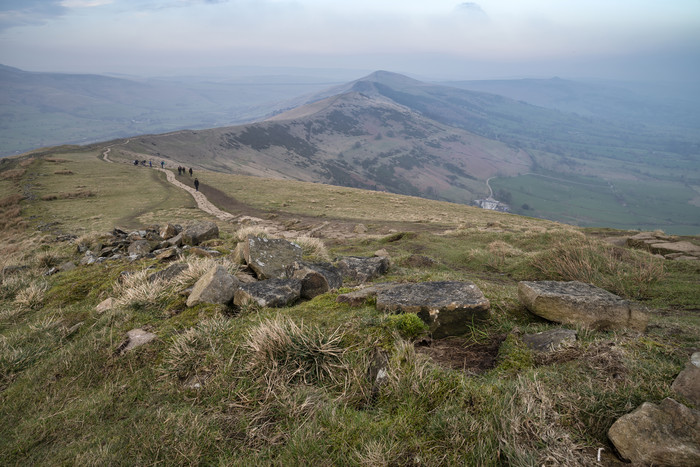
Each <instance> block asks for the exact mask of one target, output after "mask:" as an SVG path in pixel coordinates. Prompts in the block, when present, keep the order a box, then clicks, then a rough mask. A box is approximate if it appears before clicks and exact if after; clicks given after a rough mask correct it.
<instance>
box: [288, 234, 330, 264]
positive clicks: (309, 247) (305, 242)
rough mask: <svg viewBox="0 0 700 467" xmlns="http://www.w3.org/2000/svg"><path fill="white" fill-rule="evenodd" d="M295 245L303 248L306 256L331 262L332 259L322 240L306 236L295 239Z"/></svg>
mask: <svg viewBox="0 0 700 467" xmlns="http://www.w3.org/2000/svg"><path fill="white" fill-rule="evenodd" d="M294 243H296V244H297V245H299V246H300V247H301V249H302V251H303V255H304V256H308V257H311V258H312V259H315V260H323V261H330V259H331V256H330V254H329V253H328V249H326V245H325V243H323V240H321V239H320V238H315V237H306V236H304V237H299V238H296V239H294Z"/></svg>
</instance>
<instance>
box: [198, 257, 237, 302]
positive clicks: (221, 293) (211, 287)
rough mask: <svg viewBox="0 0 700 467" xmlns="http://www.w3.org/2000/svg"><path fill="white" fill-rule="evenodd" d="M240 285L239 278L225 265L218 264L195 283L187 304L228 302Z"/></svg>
mask: <svg viewBox="0 0 700 467" xmlns="http://www.w3.org/2000/svg"><path fill="white" fill-rule="evenodd" d="M238 286H239V282H238V280H237V279H236V278H235V277H233V276H232V275H231V274H229V273H228V271H227V270H226V268H225V267H223V266H221V265H217V266H216V267H215V268H213V269H211V270H210V271H209V272H207V273H206V274H204V275H203V276H202V277H201V278H200V279H199V280H198V281H197V282H196V283H195V284H194V287H193V288H192V293H190V296H189V297H187V306H188V307H192V306H195V305H197V304H199V303H221V304H226V303H228V302H230V301H231V299H232V298H233V295H234V294H235V293H236V289H237V288H238Z"/></svg>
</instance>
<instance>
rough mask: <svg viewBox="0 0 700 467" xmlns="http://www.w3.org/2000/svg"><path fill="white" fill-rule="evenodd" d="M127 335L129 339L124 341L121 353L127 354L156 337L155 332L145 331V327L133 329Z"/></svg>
mask: <svg viewBox="0 0 700 467" xmlns="http://www.w3.org/2000/svg"><path fill="white" fill-rule="evenodd" d="M126 335H127V339H126V341H125V343H123V344H122V345H121V346H120V348H119V350H120V352H119V353H121V354H125V353H127V352H129V351H131V350H134V349H135V348H137V347H141V346H142V345H145V344H148V343H149V342H151V341H152V340H153V339H155V338H156V335H155V334H153V333H152V332H147V331H144V330H143V329H132V330H131V331H129V332H127V333H126Z"/></svg>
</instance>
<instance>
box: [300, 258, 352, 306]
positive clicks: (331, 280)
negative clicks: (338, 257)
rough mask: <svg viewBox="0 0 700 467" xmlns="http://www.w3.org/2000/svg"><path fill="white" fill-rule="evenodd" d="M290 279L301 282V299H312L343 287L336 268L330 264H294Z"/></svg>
mask: <svg viewBox="0 0 700 467" xmlns="http://www.w3.org/2000/svg"><path fill="white" fill-rule="evenodd" d="M292 269H293V271H294V272H293V273H292V278H294V279H298V280H299V281H301V296H302V298H308V299H311V298H314V297H316V296H317V295H321V294H324V293H326V292H328V291H330V290H335V289H338V288H339V287H340V286H342V285H343V277H342V276H341V275H340V271H339V270H338V268H336V267H335V266H333V265H332V264H330V263H304V262H300V261H298V262H296V263H294V265H293V266H292Z"/></svg>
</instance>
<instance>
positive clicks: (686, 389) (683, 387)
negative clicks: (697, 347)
mask: <svg viewBox="0 0 700 467" xmlns="http://www.w3.org/2000/svg"><path fill="white" fill-rule="evenodd" d="M671 390H672V391H673V392H675V393H676V394H679V395H681V396H683V397H685V398H686V399H688V400H689V401H690V402H692V403H693V405H694V406H695V408H700V352H695V353H694V354H693V355H691V356H690V361H689V362H688V363H687V364H686V365H685V368H684V369H683V371H681V372H680V374H679V375H678V376H677V377H676V379H675V380H674V381H673V385H671Z"/></svg>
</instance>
